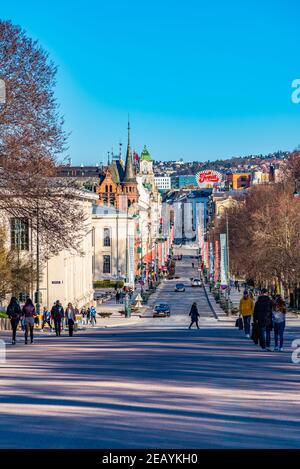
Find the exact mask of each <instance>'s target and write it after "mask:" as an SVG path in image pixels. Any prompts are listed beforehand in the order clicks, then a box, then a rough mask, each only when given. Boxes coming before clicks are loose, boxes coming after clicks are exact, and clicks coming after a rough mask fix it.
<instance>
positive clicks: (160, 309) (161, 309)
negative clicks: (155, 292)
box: [153, 303, 170, 318]
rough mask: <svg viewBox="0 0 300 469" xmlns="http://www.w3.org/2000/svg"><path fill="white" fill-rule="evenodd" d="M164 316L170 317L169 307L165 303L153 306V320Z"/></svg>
mask: <svg viewBox="0 0 300 469" xmlns="http://www.w3.org/2000/svg"><path fill="white" fill-rule="evenodd" d="M166 316H170V306H169V305H168V304H167V303H158V304H157V305H155V306H154V308H153V317H154V318H165V317H166Z"/></svg>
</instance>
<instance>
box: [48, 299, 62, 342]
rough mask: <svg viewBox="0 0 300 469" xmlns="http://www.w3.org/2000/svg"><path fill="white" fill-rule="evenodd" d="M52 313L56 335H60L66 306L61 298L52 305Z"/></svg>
mask: <svg viewBox="0 0 300 469" xmlns="http://www.w3.org/2000/svg"><path fill="white" fill-rule="evenodd" d="M51 315H52V317H53V321H54V327H55V332H56V336H57V337H58V336H60V334H61V323H62V320H63V318H64V308H63V307H62V305H61V304H60V302H59V300H56V302H55V304H54V305H53V306H52V309H51Z"/></svg>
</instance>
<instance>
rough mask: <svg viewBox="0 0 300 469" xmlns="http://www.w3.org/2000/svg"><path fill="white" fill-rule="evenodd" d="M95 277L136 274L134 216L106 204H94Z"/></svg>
mask: <svg viewBox="0 0 300 469" xmlns="http://www.w3.org/2000/svg"><path fill="white" fill-rule="evenodd" d="M92 219H93V232H94V280H105V279H109V280H112V279H117V278H127V280H128V282H129V283H131V284H133V283H134V277H135V252H134V251H135V224H136V222H135V219H134V217H132V216H130V215H128V214H127V213H126V212H123V211H120V210H117V209H115V208H113V207H107V206H105V205H95V206H94V207H93V215H92Z"/></svg>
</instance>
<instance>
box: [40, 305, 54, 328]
mask: <svg viewBox="0 0 300 469" xmlns="http://www.w3.org/2000/svg"><path fill="white" fill-rule="evenodd" d="M45 324H48V326H49V327H50V331H51V332H52V326H51V313H50V311H48V309H47V308H46V306H44V309H43V315H42V331H44V326H45Z"/></svg>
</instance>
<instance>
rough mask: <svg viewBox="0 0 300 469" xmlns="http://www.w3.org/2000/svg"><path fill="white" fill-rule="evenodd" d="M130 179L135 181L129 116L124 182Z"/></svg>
mask: <svg viewBox="0 0 300 469" xmlns="http://www.w3.org/2000/svg"><path fill="white" fill-rule="evenodd" d="M131 181H135V174H134V169H133V162H132V151H131V147H130V122H129V117H128V143H127V153H126V164H125V176H124V182H131Z"/></svg>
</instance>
